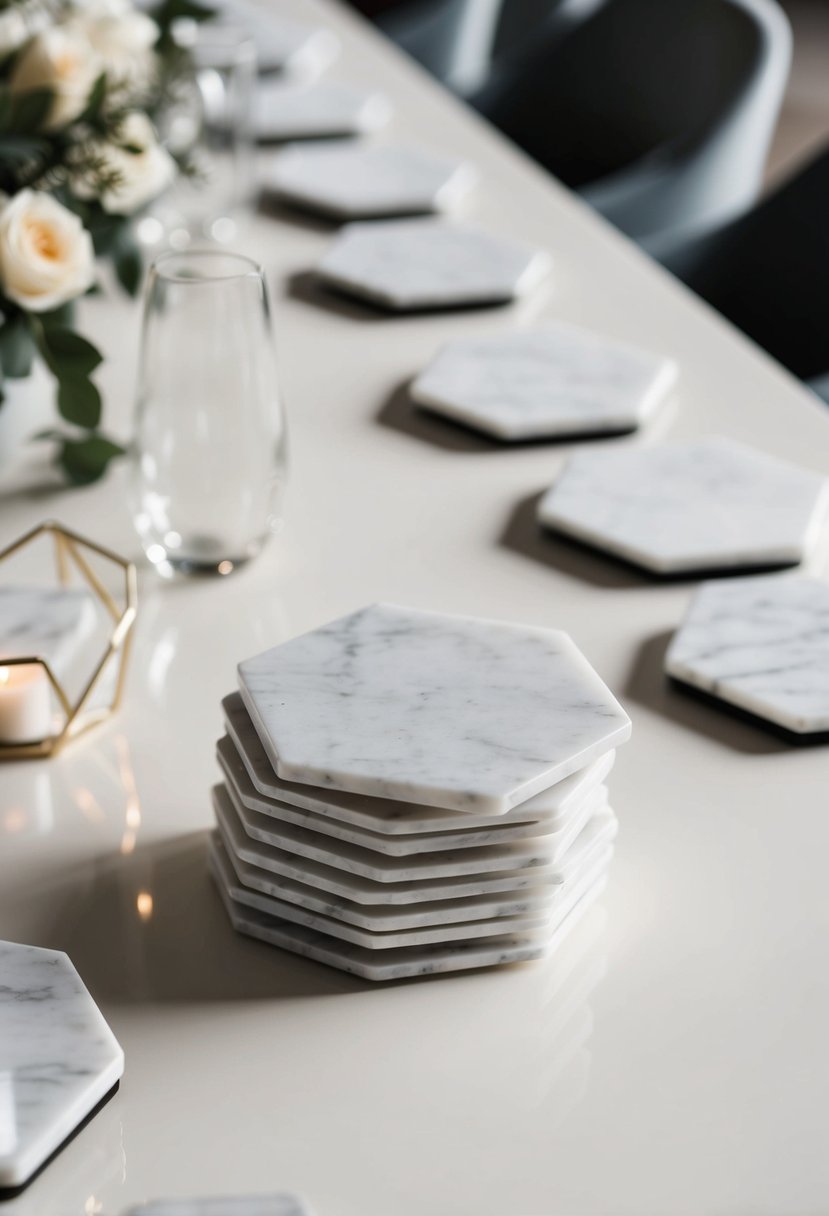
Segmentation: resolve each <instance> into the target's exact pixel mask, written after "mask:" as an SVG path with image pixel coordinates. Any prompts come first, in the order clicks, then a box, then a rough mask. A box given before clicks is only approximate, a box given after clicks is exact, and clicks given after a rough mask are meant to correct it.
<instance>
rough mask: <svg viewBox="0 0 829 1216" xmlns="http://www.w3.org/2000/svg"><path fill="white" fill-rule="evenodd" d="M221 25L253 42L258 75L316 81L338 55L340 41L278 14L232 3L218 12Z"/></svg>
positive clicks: (326, 31)
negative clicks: (268, 74)
mask: <svg viewBox="0 0 829 1216" xmlns="http://www.w3.org/2000/svg"><path fill="white" fill-rule="evenodd" d="M216 19H217V20H218V21H219V22H220V23H221V24H223V25H227V26H234V27H237V28H239V29H243V30H245V31H246V32H247V33H249V34H250V35H251V36H252V37H253V38H254V39H255V41H256V63H257V67H258V69H259V71H260V72H262V73H272V72H279V73H284V74H285V75H287V76H290V77H291V79H293V80H303V81H310V80H315V79H316V78H317V77H318V76H319V75H321V73H323V72H324V71H325V70H326V68H328V67H330V65H331V64H332V63H333V62H334V60H335V59H336V58H337V56H338V55H339V53H340V40H339V38H338V37H337V35H336V34H335V33H334V31H333V30H330V29H327V28H326V27H325V26H319V25H308V24H306V23H305V22H304V21H292V20H291V19H290V18H288V17H282V16H280V15H279V14H278V13H271V12H269V13H267V14H266V15H263V13H262V10H261V9H258V8H257V7H256V6H255V5H252V4H243V3H238V2H237V3H232V4H225V5H222V6H220V7H219V8H218V10H217V16H216Z"/></svg>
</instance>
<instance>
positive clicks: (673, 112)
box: [471, 0, 791, 239]
mask: <svg viewBox="0 0 829 1216" xmlns="http://www.w3.org/2000/svg"><path fill="white" fill-rule="evenodd" d="M790 57H791V32H790V28H789V25H788V22H787V20H786V17H785V16H784V14H783V11H782V10H781V9H780V8H779V6H778V5H777V3H776V2H775V0H607V2H606V3H605V4H603V5H601V6H600V7H599V8H598V10H597V11H596V12H595V13H594V14H592V15H591V16H588V18H587V19H586V20H584V21H583V22H581V23H579V24H577V25H576V26H575V28H574V29H572V31H571V32H569V33H568V34H567V35H566V36H565V37H564V38H561V37H559V36H557V35H553V37H552V39H551V40H550V42H549V43H548V42H547V41H545V40H544V39H542V40H540V41H539V42H538V44H537V45H536V46H534V47H532V48H531V49H529V50H525V51H524V52H523V53H522V54H521V55H519V56H518V57H517V58H516V57H513V58H511V59H510V61H509V62H508V63H507V64H504V65H500V66H499V65H496V68H495V70H494V72H493V74H492V78H491V80H490V82H489V84H488V85H487V86H486V87H485V88H484V89H482V90H481V91H480V92H479V93H478V94H476V95H474V96H473V97H472V98H471V101H472V104H474V105H475V106H476V107H477V108H478V109H479V110H480V111H481V112H482V113H483V114H485V115H486V116H487V117H488V118H489V119H490V120H491V121H492V122H493V123H495V125H496V126H498V127H499V128H500V129H501V130H502V131H503V132H504V133H505V134H506V135H508V136H509V137H510V138H511V139H513V140H514V141H515V142H516V143H518V144H519V145H520V146H521V147H522V148H524V149H525V150H526V151H527V152H528V153H529V154H530V155H531V156H533V157H534V158H535V159H536V160H537V161H539V162H540V163H541V164H542V165H544V166H545V167H546V168H548V169H549V170H550V172H551V173H553V174H555V175H556V176H557V177H558V178H560V179H561V180H562V181H563V182H565V183H566V184H567V185H569V186H571V187H573V188H575V189H577V190H579V191H580V192H581V193H582V194H583V195H584V197H585V198H586V199H587V200H588V201H589V202H591V203H592V204H593V205H594V206H595V207H596V208H597V209H598V210H599V211H601V212H602V214H604V215H605V216H606V217H607V218H608V219H609V220H611V221H612V222H613V223H614V224H616V225H617V227H619V228H621V229H622V230H623V231H624V232H627V233H628V234H629V235H631V236H633V237H635V238H637V239H646V238H649V237H652V236H653V235H654V234H657V233H664V232H667V231H678V230H688V229H701V228H705V227H706V226H714V225H716V224H719V223H722V222H723V221H724V220H725V219H727V218H730V217H732V216H734V215H736V214H738V213H739V212H741V211H743V210H745V209H746V208H747V207H749V206H750V205H751V204H752V203H753V201H754V200H755V198H756V197H757V193H758V190H759V187H760V183H761V180H762V173H763V168H764V165H765V161H766V156H767V152H768V145H769V142H770V139H771V136H772V133H773V130H774V126H775V121H776V118H777V114H778V111H779V108H780V103H781V100H782V97H783V91H784V88H785V83H786V79H787V76H788V69H789V63H790Z"/></svg>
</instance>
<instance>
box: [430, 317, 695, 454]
mask: <svg viewBox="0 0 829 1216" xmlns="http://www.w3.org/2000/svg"><path fill="white" fill-rule="evenodd" d="M675 379H676V364H674V363H673V362H672V361H671V360H670V359H665V358H663V357H662V356H659V355H653V354H649V353H648V352H646V351H642V350H639V349H637V348H636V347H633V346H630V345H628V344H627V343H623V342H618V341H614V340H613V339H611V338H604V337H602V336H601V335H599V334H594V333H591V332H590V331H589V330H586V329H581V328H579V327H577V326H575V325H564V324H555V325H546V326H543V327H538V328H534V329H523V330H515V331H513V332H511V333H506V334H495V335H490V336H488V337H481V338H458V339H456V340H455V341H453V342H449V343H448V344H447V345H446V346H444V347H443V348H442V349H441V350H440V351H439V352H438V354H437V355H436V357H435V358H434V360H433V361H432V363H431V364H430V365H429V366H428V367H427V368H426V369H425V371H423V372H422V373H421V374H420V375H419V376H418V377H417V379H416V380H415V381H414V384H413V385H412V388H411V395H412V398H413V399H414V400H415V401H416V402H417V403H418V404H419V405H422V406H425V407H427V408H428V409H430V410H431V411H433V412H434V413H438V414H442V415H444V416H445V417H447V418H450V419H452V420H453V421H454V422H461V423H464V424H465V425H466V426H471V427H474V428H475V429H477V430H480V431H484V432H485V433H486V434H489V435H492V436H494V437H495V438H496V439H502V440H528V439H557V438H562V437H564V436H571V435H586V434H601V433H605V434H609V433H619V432H622V431H631V430H635V429H636V427H638V426H640V425H641V424H642V423H643V422H644V421H645V420H646V419H647V418H648V417H649V416H650V415H651V414H652V413H653V411H654V410H655V409H656V407H657V405H658V404H659V402H660V401H661V400H662V399H663V397H664V396H665V393H666V392H667V391H668V389H669V388H670V387H671V386H672V384H673V383H674V381H675Z"/></svg>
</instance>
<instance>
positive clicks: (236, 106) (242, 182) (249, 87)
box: [137, 20, 256, 250]
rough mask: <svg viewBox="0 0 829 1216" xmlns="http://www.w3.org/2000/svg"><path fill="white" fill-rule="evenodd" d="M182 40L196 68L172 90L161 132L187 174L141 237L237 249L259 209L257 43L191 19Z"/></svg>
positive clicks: (146, 221)
mask: <svg viewBox="0 0 829 1216" xmlns="http://www.w3.org/2000/svg"><path fill="white" fill-rule="evenodd" d="M176 36H177V41H179V42H180V44H181V47H182V49H184V50H186V52H187V55H188V59H187V60H186V61H185V62H186V63H188V65H189V67H188V69H187V70H182V71H181V72H180V74H179V75H178V76H177V77H176V79H175V81H174V83H173V84H172V85H171V87H170V89H169V96H168V97H167V98H166V101H165V104H164V106H163V107H162V111H161V115H160V118H159V133H160V136H161V140H162V143H163V144H164V146H165V147H166V148H167V150H168V151H169V152H170V153H172V155H173V156H174V157H175V158H176V159H177V160H178V162H179V164H180V165H182V167H183V171H182V172H181V173H180V174H179V175H178V177H177V178H176V180H175V182H174V183H173V185H172V187H171V188H170V189H169V190H167V191H166V192H165V194H164V195H163V196H162V198H160V199H159V200H158V201H157V202H156V203H155V205H154V206H153V208H152V210H151V211H150V213H149V214H148V215H147V216H145V217H143V218H142V219H141V220H139V222H138V225H137V232H138V237H139V239H140V240H141V241H143V243H144V244H146V245H149V246H153V245H160V244H161V243H162V242H163V243H164V244H166V245H167V246H168V247H171V248H173V249H179V250H181V249H187V248H191V247H193V246H196V247H198V246H200V245H203V244H204V242H205V240H207V241H216V242H218V243H219V244H223V245H228V244H232V243H233V242H234V241H235V240H236V239H237V237H238V236H239V232H240V228H243V227H244V225H245V223H246V222H247V219H248V217H249V215H250V214H251V213H252V211H253V207H254V193H255V183H254V159H253V158H254V142H253V128H252V121H253V120H252V107H253V93H254V87H255V82H256V47H255V43H254V42H253V40H252V39H251V38H250V37H249V36H248V35H247V34H245V33H244V32H242V31H240V30H239V29H237V28H235V27H227V26H221V25H219V26H213V25H210V24H207V25H205V26H201V25H198V24H196V23H195V22H192V21H187V20H185V21H180V22H178V23H177V25H176Z"/></svg>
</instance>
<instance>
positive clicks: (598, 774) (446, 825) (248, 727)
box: [222, 693, 616, 851]
mask: <svg viewBox="0 0 829 1216" xmlns="http://www.w3.org/2000/svg"><path fill="white" fill-rule="evenodd" d="M222 709H223V711H224V718H225V725H226V727H227V733H228V736H229V738H230V739H231V741H232V742H233V745H234V746H235V748H236V751H237V752H238V754H239V756H240V757H241V759H242V761H243V763H244V765H245V768H246V770H247V774H248V776H249V777H250V780H251V782H252V784H253V786H254V788H255V789H256V792H257V794H261V795H262V796H263V797H264V798H265V799H268V800H273V801H275V802H278V803H281V804H286V803H287V804H288V805H289V806H293V807H297V808H298V809H304V810H307V811H310V812H312V813H313V814H314V815H315V816H316V815H319V816H320V817H323V816H324V817H325V819H326V820H328V821H330V822H332V823H342V824H353V825H354V826H356V827H360V828H365V829H366V830H368V831H370V832H372V833H378V834H379V833H382V834H383V835H384V836H385V837H386V838H388V837H390V836H393V835H400V836H405V835H408V834H413V835H418V836H421V837H422V836H425V835H427V834H429V833H433V834H437V833H441V834H443V833H445V832H457V831H458V830H459V829H460V830H464V831H472V830H473V829H483V830H487V829H491V828H492V827H493V817H492V815H473V814H471V813H469V812H466V811H465V812H461V813H460V814H461V816H462V819H461V821H460V822H459V812H457V811H447V810H441V809H439V808H438V807H431V806H423V805H422V804H417V803H410V802H400V801H397V800H396V799H392V798H373V797H365V796H363V795H361V794H349V793H347V792H343V791H341V790H333V789H321V788H318V787H314V786H312V785H299V784H297V783H296V782H293V781H282V780H281V779H280V778H279V777H277V775H276V773H275V772H274V770H273V766H272V764H271V762H270V760H269V759H268V757H267V754H266V752H265V749H264V748H263V746H262V743H261V741H260V739H259V736H258V735H257V733H256V730H255V728H254V725H253V723H252V722H251V720H250V715H249V714H248V711H247V710H246V709H245V703H244V701H243V700H242V697H241V695H240V694H239V693H232V694H231V695H230V696H228V697H225V698H224V700H223V701H222ZM615 760H616V753H615V751H609V752H605V753H604V755H602V756H601V757H600V758H599V759H598V760H594V761H593V762H592V763H590V764H587V765H585V767H584V768H581V769H579V770H578V771H577V772H575V773H572V774H571V776H569V777H565V778H564V780H563V781H558V782H556V784H555V785H551V786H549V788H548V789H546V790H542V792H541V793H540V794H536V795H535V796H534V797H533V798H529V799H528V800H527V801H526V802H523V803H521V804H520V805H519V806H517V807H515V809H514V810H512V811H507V813H506V814H505V815H504V816H502V817H501V818H500V819H499V820H498V823H499V824H500V823H504V824H507V823H509V824H513V825H516V826H517V825H519V824H520V825H522V826H523V827H524V828H525V829H527V828H529V827H530V825H533V824H535V825H537V829H538V835H541V834H543V833H545V832H549V833H561V832H563V831H564V830H565V829H566V827H567V826H568V825H569V824H570V823H571V822H572V818H573V815H574V814H575V813H576V811H577V810H578V808H579V807H580V806H581V805H582V803H583V801H584V799H585V798H586V797H587V796H588V794H590V793H592V791H593V790H595V789H596V788H597V787H598V786H599V785H601V784H602V782H603V781H605V779H606V778H607V776H608V774H609V773H610V771H611V769H612V768H613V764H614V762H615ZM401 851H402V850H401Z"/></svg>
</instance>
